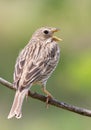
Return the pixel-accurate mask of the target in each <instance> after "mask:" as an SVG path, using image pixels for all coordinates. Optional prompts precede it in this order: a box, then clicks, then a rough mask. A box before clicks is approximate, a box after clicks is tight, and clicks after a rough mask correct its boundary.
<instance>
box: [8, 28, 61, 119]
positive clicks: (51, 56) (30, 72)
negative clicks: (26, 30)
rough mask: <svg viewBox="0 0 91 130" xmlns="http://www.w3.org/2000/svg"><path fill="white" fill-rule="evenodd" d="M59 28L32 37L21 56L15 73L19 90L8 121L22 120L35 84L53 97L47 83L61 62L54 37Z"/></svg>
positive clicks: (39, 31)
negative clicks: (29, 93)
mask: <svg viewBox="0 0 91 130" xmlns="http://www.w3.org/2000/svg"><path fill="white" fill-rule="evenodd" d="M56 31H58V29H57V28H52V27H42V28H40V29H38V30H37V31H36V32H35V33H34V34H33V36H32V38H31V40H30V41H29V43H28V44H27V45H26V46H25V48H24V49H23V50H22V51H21V53H20V54H19V56H18V58H17V61H16V65H15V72H14V83H13V86H14V87H15V88H16V89H17V90H16V94H15V98H14V102H13V105H12V108H11V110H10V113H9V115H8V119H9V118H12V117H13V116H15V117H16V118H21V116H22V113H21V111H22V103H23V100H24V97H25V96H26V95H27V94H28V91H29V89H30V88H31V86H32V85H33V84H41V86H42V88H43V91H44V93H46V95H47V96H48V97H52V95H51V94H50V93H49V92H48V91H47V90H46V82H47V80H48V78H49V77H50V75H51V74H52V72H53V71H54V69H55V68H56V65H57V63H58V61H59V56H60V49H59V46H58V44H57V42H56V41H60V40H61V39H59V38H57V37H54V36H53V34H54V32H56Z"/></svg>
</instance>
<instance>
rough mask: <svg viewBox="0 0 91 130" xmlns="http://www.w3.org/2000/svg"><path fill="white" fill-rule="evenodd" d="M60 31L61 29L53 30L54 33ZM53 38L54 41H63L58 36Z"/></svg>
mask: <svg viewBox="0 0 91 130" xmlns="http://www.w3.org/2000/svg"><path fill="white" fill-rule="evenodd" d="M58 31H60V29H58V28H53V30H52V32H53V33H55V32H58ZM52 38H53V40H54V41H62V39H61V38H58V37H56V36H53V37H52Z"/></svg>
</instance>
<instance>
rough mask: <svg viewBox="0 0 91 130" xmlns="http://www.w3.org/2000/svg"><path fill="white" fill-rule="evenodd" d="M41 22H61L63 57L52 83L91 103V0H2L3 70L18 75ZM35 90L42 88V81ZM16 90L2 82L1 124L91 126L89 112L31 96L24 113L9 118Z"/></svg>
mask: <svg viewBox="0 0 91 130" xmlns="http://www.w3.org/2000/svg"><path fill="white" fill-rule="evenodd" d="M41 26H53V27H59V28H60V29H61V31H60V32H59V33H58V34H56V35H58V36H59V37H60V38H62V39H63V42H61V43H60V47H61V59H60V63H59V65H58V67H57V69H56V71H55V72H54V74H53V75H52V77H51V78H50V79H49V81H48V83H47V88H48V90H49V91H50V92H51V93H52V95H53V96H54V97H55V98H57V99H58V100H60V101H64V102H67V103H70V104H74V105H77V106H80V107H84V108H88V109H91V1H90V0H0V76H1V77H3V78H5V79H7V80H8V81H10V82H12V81H13V70H14V64H15V61H16V57H17V56H18V53H19V51H20V50H21V49H22V48H23V47H24V46H25V45H26V43H27V42H28V41H29V39H30V38H31V35H32V33H33V32H34V31H35V30H36V29H37V28H39V27H41ZM32 91H37V92H39V93H42V92H41V87H40V86H35V87H32ZM13 97H14V92H13V91H12V90H9V89H8V88H5V87H4V86H2V85H0V129H3V130H6V129H7V130H12V129H13V130H20V129H22V130H28V129H30V130H55V129H56V130H91V118H88V117H83V116H80V115H77V114H74V113H71V112H68V111H65V110H62V109H59V108H56V107H53V106H50V107H49V109H46V107H45V104H44V103H42V102H40V101H37V100H34V99H32V98H29V99H28V101H27V102H25V101H24V104H23V118H22V119H20V120H16V119H14V118H13V119H12V120H7V115H8V113H9V111H10V107H11V104H12V102H13Z"/></svg>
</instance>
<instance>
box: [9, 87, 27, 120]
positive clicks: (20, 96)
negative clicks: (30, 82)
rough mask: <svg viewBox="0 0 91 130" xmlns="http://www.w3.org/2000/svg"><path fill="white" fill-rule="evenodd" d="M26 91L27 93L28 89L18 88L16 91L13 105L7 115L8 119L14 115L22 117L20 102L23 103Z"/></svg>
mask: <svg viewBox="0 0 91 130" xmlns="http://www.w3.org/2000/svg"><path fill="white" fill-rule="evenodd" d="M27 93H28V90H26V89H24V90H22V91H21V92H20V91H19V90H17V91H16V94H15V97H14V101H13V105H12V107H11V110H10V113H9V115H8V119H10V118H12V117H14V116H15V117H16V118H17V119H19V118H21V117H22V112H21V111H22V104H23V100H24V97H25V95H26V94H27Z"/></svg>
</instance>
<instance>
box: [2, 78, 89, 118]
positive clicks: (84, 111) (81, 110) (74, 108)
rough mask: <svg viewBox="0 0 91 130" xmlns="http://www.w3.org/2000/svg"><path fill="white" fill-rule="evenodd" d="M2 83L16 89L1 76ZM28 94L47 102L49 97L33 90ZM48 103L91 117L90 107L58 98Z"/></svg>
mask: <svg viewBox="0 0 91 130" xmlns="http://www.w3.org/2000/svg"><path fill="white" fill-rule="evenodd" d="M0 83H1V84H2V85H4V86H6V87H8V88H10V89H12V90H16V89H15V88H13V84H12V83H10V82H8V81H6V80H5V79H3V78H1V77H0ZM28 96H29V97H32V98H35V99H37V100H40V101H42V102H46V98H47V97H46V96H43V95H41V94H38V93H36V92H31V91H29V93H28ZM48 103H49V104H51V105H53V106H56V107H59V108H63V109H66V110H68V111H72V112H74V113H77V114H80V115H83V116H88V117H91V110H88V109H85V108H80V107H77V106H73V105H70V104H67V103H64V102H60V101H58V100H56V99H49V102H48Z"/></svg>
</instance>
